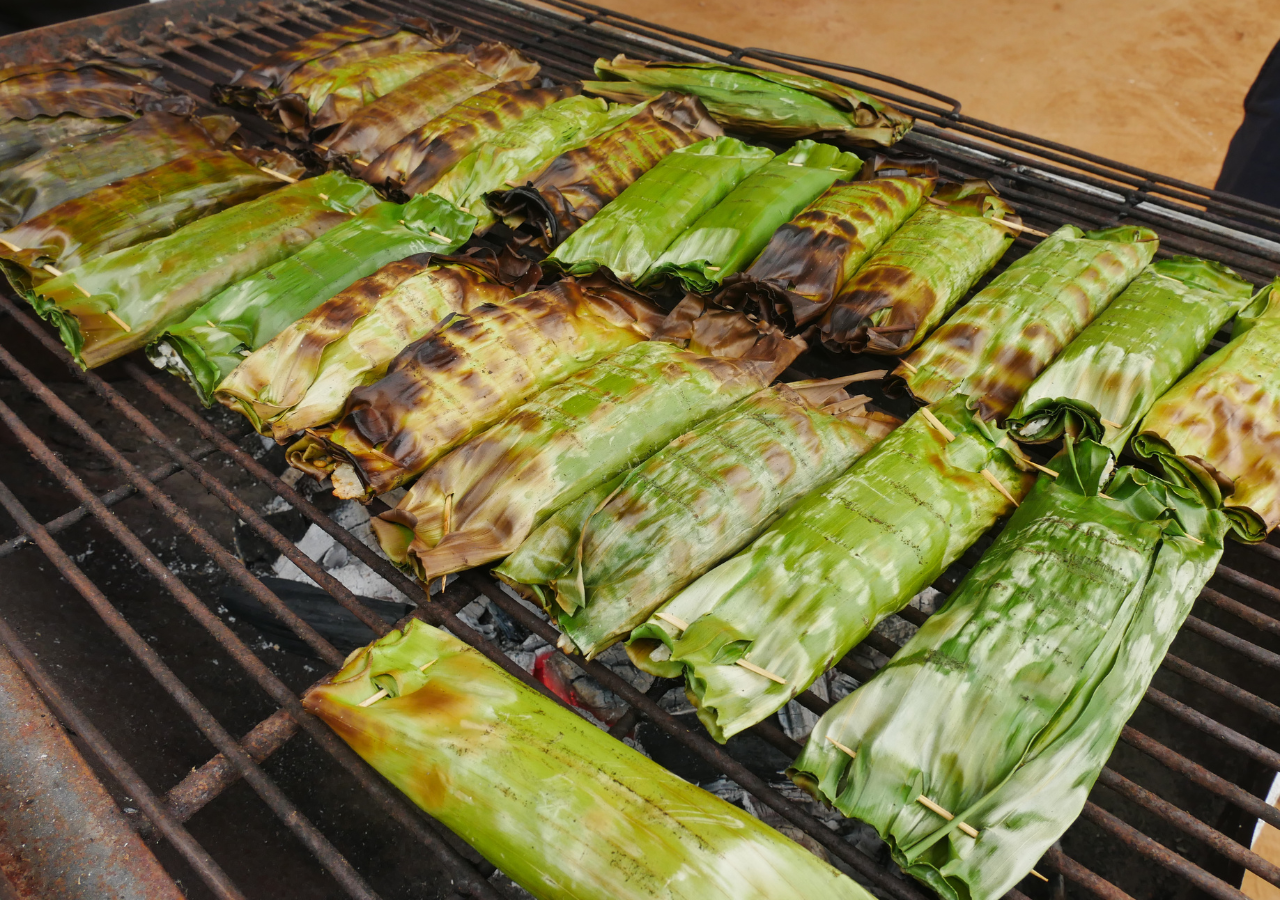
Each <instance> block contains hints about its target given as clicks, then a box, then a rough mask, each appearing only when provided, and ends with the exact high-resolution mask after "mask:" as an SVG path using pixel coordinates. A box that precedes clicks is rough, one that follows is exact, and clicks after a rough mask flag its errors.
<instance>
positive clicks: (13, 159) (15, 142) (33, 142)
mask: <svg viewBox="0 0 1280 900" xmlns="http://www.w3.org/2000/svg"><path fill="white" fill-rule="evenodd" d="M132 118H133V117H132V116H108V117H106V118H102V119H88V118H85V117H83V116H77V115H74V114H72V113H65V114H63V115H60V116H37V117H36V118H34V119H11V120H10V121H8V122H4V123H0V172H3V171H4V170H5V169H11V168H13V167H14V166H16V165H18V163H20V162H22V161H23V160H26V159H30V158H31V157H33V156H35V155H36V154H38V153H44V152H46V151H48V150H52V149H53V148H54V147H57V146H58V145H60V144H66V143H70V142H72V141H75V140H78V139H83V138H87V137H89V136H91V135H95V134H103V133H105V132H108V131H115V130H118V129H120V128H123V127H124V126H125V125H128V124H129V122H130V121H131V119H132Z"/></svg>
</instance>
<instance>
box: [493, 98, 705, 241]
mask: <svg viewBox="0 0 1280 900" xmlns="http://www.w3.org/2000/svg"><path fill="white" fill-rule="evenodd" d="M721 134H724V131H723V129H721V128H720V126H719V125H717V124H716V123H715V122H714V121H712V120H711V117H710V116H709V115H708V114H707V110H706V108H705V107H703V105H702V104H701V103H700V102H699V101H698V98H697V97H690V96H689V95H687V94H673V93H666V94H663V95H662V96H660V97H659V98H658V99H656V100H654V101H653V102H652V103H649V104H648V105H646V106H645V108H644V109H642V110H641V111H640V112H638V113H636V114H635V115H634V116H632V117H631V118H629V119H627V121H625V122H623V123H622V124H621V125H619V126H618V127H617V128H615V129H613V130H612V131H610V132H608V133H606V134H602V135H600V136H599V137H597V138H593V139H592V140H591V141H588V142H587V143H586V144H585V145H583V146H581V147H578V148H577V149H575V150H570V151H568V152H567V153H562V154H560V155H559V156H557V157H556V158H555V159H553V160H552V161H551V162H550V163H548V164H547V166H546V167H545V168H544V169H543V170H542V171H541V172H539V173H537V174H536V175H534V176H533V177H532V178H531V179H530V181H529V182H528V183H527V184H525V185H521V186H519V187H515V188H511V189H510V190H504V191H493V192H492V193H489V194H486V195H485V198H484V200H485V203H486V204H488V206H489V208H490V209H491V210H493V212H494V214H495V215H497V216H498V217H499V218H501V219H502V220H503V221H504V222H506V224H507V225H508V226H510V227H511V228H512V229H513V230H514V229H517V228H520V226H522V225H523V226H524V227H523V228H522V229H521V231H520V234H521V235H522V236H523V235H524V234H528V235H529V241H530V242H531V243H534V244H536V245H537V246H538V247H539V248H540V249H541V250H542V251H543V252H544V253H549V252H550V251H551V250H552V249H554V248H555V247H556V246H557V245H559V244H560V243H562V242H563V241H564V240H565V238H567V237H568V236H569V235H571V234H573V232H575V231H577V230H578V229H579V228H580V227H581V226H582V224H583V223H584V222H586V221H587V220H588V219H590V218H591V217H592V216H594V215H595V214H596V213H598V212H599V211H600V209H601V208H602V207H603V206H604V205H605V204H606V203H609V202H610V201H611V200H613V199H614V198H615V197H617V196H618V195H619V194H621V193H622V192H623V191H624V190H625V189H626V188H627V187H628V186H629V185H630V184H631V183H632V182H633V181H635V180H636V179H637V178H639V177H640V176H641V175H643V174H644V173H645V172H647V171H649V170H650V169H652V168H653V167H654V165H656V164H657V162H658V161H659V160H661V159H662V158H663V157H664V156H666V155H667V154H668V153H670V152H672V151H673V150H678V149H679V148H681V147H687V146H689V145H690V144H693V143H696V142H697V141H700V140H702V139H703V138H708V137H718V136H719V135H721Z"/></svg>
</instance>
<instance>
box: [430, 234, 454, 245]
mask: <svg viewBox="0 0 1280 900" xmlns="http://www.w3.org/2000/svg"><path fill="white" fill-rule="evenodd" d="M427 234H429V235H431V236H432V237H433V238H435V239H436V240H437V241H444V242H445V243H446V244H448V243H451V241H450V240H449V238H447V237H446V236H445V235H443V234H441V233H440V232H438V231H428V232H427Z"/></svg>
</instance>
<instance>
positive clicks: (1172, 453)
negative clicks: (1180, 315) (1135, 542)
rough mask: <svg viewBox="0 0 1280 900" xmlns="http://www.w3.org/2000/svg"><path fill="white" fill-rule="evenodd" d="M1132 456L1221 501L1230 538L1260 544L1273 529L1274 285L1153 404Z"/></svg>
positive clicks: (1276, 488)
mask: <svg viewBox="0 0 1280 900" xmlns="http://www.w3.org/2000/svg"><path fill="white" fill-rule="evenodd" d="M1133 451H1134V453H1135V454H1137V455H1138V457H1139V458H1141V459H1148V460H1151V461H1153V462H1155V463H1157V464H1159V465H1160V466H1161V467H1162V469H1163V470H1164V472H1165V475H1166V477H1168V478H1169V479H1170V480H1172V481H1175V482H1176V483H1178V484H1180V485H1183V486H1185V487H1189V488H1194V489H1196V490H1198V491H1200V492H1201V494H1202V495H1203V496H1204V497H1205V498H1206V499H1207V500H1208V502H1209V503H1210V504H1212V505H1214V506H1217V505H1219V504H1220V505H1221V506H1222V508H1223V510H1224V511H1225V512H1226V514H1227V517H1228V518H1229V519H1230V520H1231V528H1232V534H1233V536H1234V537H1236V538H1238V539H1240V540H1242V541H1248V542H1254V541H1261V540H1264V539H1265V538H1266V536H1267V532H1269V531H1270V530H1271V529H1273V528H1275V527H1276V525H1280V281H1277V282H1272V283H1271V284H1269V285H1267V286H1266V287H1264V288H1263V289H1262V290H1261V291H1260V292H1259V293H1258V295H1257V296H1256V297H1255V298H1254V300H1253V302H1252V303H1250V304H1249V306H1248V307H1247V308H1246V309H1245V310H1243V311H1242V312H1241V313H1240V314H1239V315H1238V316H1237V317H1236V323H1235V329H1234V331H1233V332H1232V337H1231V342H1230V343H1228V344H1227V346H1225V347H1223V348H1222V349H1221V350H1219V351H1218V352H1217V353H1215V354H1213V355H1212V356H1210V357H1209V358H1208V359H1206V360H1205V361H1204V362H1202V363H1201V364H1200V365H1199V366H1197V367H1196V368H1195V369H1194V370H1192V372H1191V374H1189V375H1187V376H1186V377H1185V378H1183V379H1182V380H1181V381H1179V382H1178V383H1177V384H1175V385H1174V386H1173V389H1172V390H1170V391H1169V392H1168V393H1166V394H1165V395H1164V396H1163V397H1161V398H1160V399H1159V400H1157V401H1156V402H1155V404H1154V405H1153V406H1152V407H1151V411H1150V412H1148V413H1147V415H1146V417H1145V418H1144V419H1143V420H1142V425H1141V426H1140V427H1139V428H1138V434H1137V435H1136V436H1135V437H1134V439H1133Z"/></svg>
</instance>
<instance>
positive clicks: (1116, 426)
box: [1098, 417, 1124, 431]
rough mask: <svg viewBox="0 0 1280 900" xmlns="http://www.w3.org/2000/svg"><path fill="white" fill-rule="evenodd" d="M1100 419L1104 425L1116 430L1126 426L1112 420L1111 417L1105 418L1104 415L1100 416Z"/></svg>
mask: <svg viewBox="0 0 1280 900" xmlns="http://www.w3.org/2000/svg"><path fill="white" fill-rule="evenodd" d="M1098 421H1099V422H1101V423H1102V424H1103V425H1106V426H1107V427H1108V428H1114V429H1115V430H1116V431H1119V430H1120V429H1121V428H1123V427H1124V426H1123V425H1118V424H1116V423H1115V422H1112V421H1111V420H1110V419H1104V418H1102V417H1099V418H1098Z"/></svg>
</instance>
